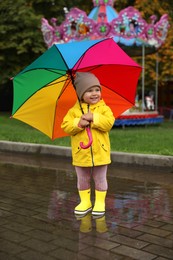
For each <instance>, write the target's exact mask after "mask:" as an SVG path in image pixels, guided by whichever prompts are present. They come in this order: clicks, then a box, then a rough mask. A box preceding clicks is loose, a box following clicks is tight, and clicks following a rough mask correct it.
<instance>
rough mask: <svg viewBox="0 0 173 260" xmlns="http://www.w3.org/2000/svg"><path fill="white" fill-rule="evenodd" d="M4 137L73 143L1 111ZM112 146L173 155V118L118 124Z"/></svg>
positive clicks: (0, 133) (0, 137)
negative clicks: (51, 138)
mask: <svg viewBox="0 0 173 260" xmlns="http://www.w3.org/2000/svg"><path fill="white" fill-rule="evenodd" d="M0 140H6V141H15V142H27V143H39V144H51V145H60V146H70V138H69V137H64V138H58V139H56V140H54V141H52V140H50V138H49V137H47V136H45V135H44V134H42V133H41V132H39V131H37V130H36V129H34V128H32V127H30V126H28V125H26V124H24V123H22V122H20V121H18V120H16V119H10V115H9V114H7V113H0ZM110 140H111V150H112V151H119V152H129V153H144V154H160V155H171V156H172V155H173V121H172V122H171V121H166V120H165V122H164V123H162V124H161V125H149V126H147V127H145V126H139V127H138V126H133V127H125V128H124V129H122V128H117V127H114V128H113V129H112V130H111V132H110Z"/></svg>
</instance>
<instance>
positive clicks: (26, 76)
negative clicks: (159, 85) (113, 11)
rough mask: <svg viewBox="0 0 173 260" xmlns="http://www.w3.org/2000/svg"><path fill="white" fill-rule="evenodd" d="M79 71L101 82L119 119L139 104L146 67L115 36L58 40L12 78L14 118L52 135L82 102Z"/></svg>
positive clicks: (107, 101) (58, 133) (61, 134)
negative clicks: (138, 93) (76, 80)
mask: <svg viewBox="0 0 173 260" xmlns="http://www.w3.org/2000/svg"><path fill="white" fill-rule="evenodd" d="M77 71H81V72H91V73H93V74H95V76H96V77H97V78H98V79H99V81H100V83H101V85H102V98H103V99H104V101H105V102H106V104H107V105H108V106H110V108H111V109H112V111H113V113H114V116H115V118H117V117H118V116H119V115H120V114H122V113H123V112H124V111H126V110H127V109H129V108H131V107H132V106H134V102H135V96H136V87H137V83H138V79H139V76H140V73H141V67H140V66H139V65H138V64H137V63H136V62H135V61H134V60H133V59H131V58H130V57H129V56H128V55H127V54H126V53H125V52H124V51H123V50H122V49H121V48H120V47H119V46H118V45H117V44H116V43H115V42H114V40H113V39H112V38H109V39H101V40H88V41H87V40H86V41H81V42H72V43H65V44H55V45H53V46H52V47H51V48H50V49H48V50H47V51H46V52H45V53H44V54H43V55H41V56H40V57H39V58H38V59H37V60H35V61H34V62H33V63H32V64H30V65H29V66H28V67H26V68H25V69H24V70H23V71H21V72H20V73H19V74H18V75H16V76H15V77H14V79H13V85H14V98H13V111H12V117H13V118H16V119H19V120H21V121H23V122H25V123H27V124H29V125H31V126H33V127H35V128H36V129H38V130H40V131H41V132H43V133H44V134H46V135H48V136H49V137H50V138H51V139H55V138H58V137H62V136H65V135H66V133H64V132H63V130H62V129H61V127H60V126H61V123H62V120H63V118H64V116H65V114H66V113H67V111H68V110H69V109H70V108H71V107H72V106H73V105H74V104H75V102H77V100H78V97H77V94H76V91H75V86H74V84H73V82H74V77H75V74H76V72H77Z"/></svg>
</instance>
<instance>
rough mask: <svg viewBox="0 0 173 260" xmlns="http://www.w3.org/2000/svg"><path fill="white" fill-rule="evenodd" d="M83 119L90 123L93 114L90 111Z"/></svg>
mask: <svg viewBox="0 0 173 260" xmlns="http://www.w3.org/2000/svg"><path fill="white" fill-rule="evenodd" d="M82 119H84V120H87V121H88V122H92V121H93V114H92V113H91V112H90V111H89V112H88V113H86V114H84V115H82Z"/></svg>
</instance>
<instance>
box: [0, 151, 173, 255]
mask: <svg viewBox="0 0 173 260" xmlns="http://www.w3.org/2000/svg"><path fill="white" fill-rule="evenodd" d="M108 183H109V190H108V195H107V198H106V214H105V216H104V217H102V218H100V219H93V218H92V217H91V215H90V214H88V215H87V216H85V217H84V218H82V219H77V218H76V217H75V215H74V214H73V209H74V207H75V206H76V205H77V203H78V201H79V197H78V193H77V188H76V175H75V172H74V169H73V167H72V166H71V160H70V159H69V158H64V157H57V158H55V157H54V158H53V157H45V156H36V155H34V156H32V155H22V154H17V153H0V259H1V260H9V259H10V260H16V259H25V260H30V259H31V260H44V259H45V260H51V259H52V260H53V259H65V260H68V259H70V260H73V259H79V260H92V259H104V260H107V259H109V260H132V259H139V260H151V259H157V260H164V259H173V172H172V170H171V169H169V168H162V169H159V168H156V167H154V168H149V167H148V168H147V167H133V166H130V167H128V166H123V165H120V164H116V163H115V164H112V165H111V166H110V167H109V170H108ZM93 188H94V185H93V183H92V190H93ZM92 201H94V194H93V193H92Z"/></svg>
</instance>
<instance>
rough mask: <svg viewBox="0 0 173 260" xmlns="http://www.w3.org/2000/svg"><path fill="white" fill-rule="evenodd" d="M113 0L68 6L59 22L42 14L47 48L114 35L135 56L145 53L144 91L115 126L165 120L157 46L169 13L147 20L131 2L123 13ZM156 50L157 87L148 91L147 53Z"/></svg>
mask: <svg viewBox="0 0 173 260" xmlns="http://www.w3.org/2000/svg"><path fill="white" fill-rule="evenodd" d="M114 2H115V1H113V0H93V6H94V7H93V9H92V10H91V12H90V13H89V15H87V14H86V12H84V11H83V10H80V9H78V8H76V7H74V8H72V9H70V10H67V8H66V7H64V16H65V19H64V21H63V22H62V23H61V24H60V25H57V19H56V18H52V19H51V20H50V21H48V20H47V19H45V18H42V21H41V31H42V34H43V38H44V41H45V44H46V45H47V48H50V47H51V46H52V45H53V44H55V43H56V44H57V43H66V42H72V41H83V40H91V39H100V38H105V37H112V38H113V39H114V41H115V42H116V43H117V44H118V45H119V46H120V47H121V48H122V49H123V50H124V51H125V52H126V53H127V54H128V55H129V56H131V57H137V56H140V57H142V64H141V66H142V68H143V70H142V86H141V91H140V92H141V93H138V94H137V96H136V102H135V106H134V107H133V108H132V109H130V110H128V111H125V112H124V113H123V114H121V115H120V116H119V117H118V118H117V119H116V121H115V126H122V127H125V126H127V125H151V124H160V123H162V122H163V120H164V118H163V116H161V115H159V113H158V73H159V71H158V57H157V50H158V49H159V48H160V47H161V46H162V44H163V43H164V42H165V39H166V37H167V32H168V29H169V22H168V15H167V14H164V15H162V16H161V18H160V20H158V21H157V17H156V16H155V15H152V16H151V17H150V21H151V22H150V23H147V22H146V21H145V20H144V19H143V18H142V16H141V14H140V12H139V11H138V10H137V9H135V8H134V7H132V6H129V7H127V8H125V9H123V10H121V11H120V12H119V13H118V12H117V11H116V10H115V9H114V8H113V4H114ZM152 53H155V54H156V82H155V90H154V91H153V90H151V91H150V92H149V93H148V94H147V95H146V94H145V70H144V68H145V56H146V55H148V54H152Z"/></svg>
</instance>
